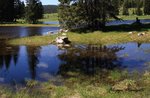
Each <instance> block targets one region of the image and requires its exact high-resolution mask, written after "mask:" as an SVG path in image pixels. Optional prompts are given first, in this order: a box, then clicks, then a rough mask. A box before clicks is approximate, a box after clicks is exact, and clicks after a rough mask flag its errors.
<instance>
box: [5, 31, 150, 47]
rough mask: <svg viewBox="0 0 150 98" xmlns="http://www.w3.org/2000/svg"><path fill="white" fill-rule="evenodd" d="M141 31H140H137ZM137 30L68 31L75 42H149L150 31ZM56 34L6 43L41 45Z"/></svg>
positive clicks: (49, 41) (49, 40)
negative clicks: (129, 31) (133, 31)
mask: <svg viewBox="0 0 150 98" xmlns="http://www.w3.org/2000/svg"><path fill="white" fill-rule="evenodd" d="M139 32H142V31H138V33H139ZM138 33H137V32H136V33H134V34H131V35H129V34H128V32H115V31H114V32H102V31H95V32H91V33H80V34H79V33H76V32H68V33H67V35H68V37H69V40H71V42H72V43H75V44H102V45H105V44H117V43H126V42H138V43H149V42H150V31H147V35H145V36H138V35H137V34H138ZM57 36H58V35H49V36H33V37H26V38H19V39H13V40H9V41H8V42H7V43H8V44H11V45H29V46H41V45H48V44H50V43H51V42H52V41H53V40H54V39H55V38H56V37H57Z"/></svg>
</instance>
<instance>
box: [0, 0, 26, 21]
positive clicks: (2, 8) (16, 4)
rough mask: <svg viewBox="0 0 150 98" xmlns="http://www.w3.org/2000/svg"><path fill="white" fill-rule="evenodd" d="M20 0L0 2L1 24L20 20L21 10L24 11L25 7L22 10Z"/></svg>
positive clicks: (3, 0)
mask: <svg viewBox="0 0 150 98" xmlns="http://www.w3.org/2000/svg"><path fill="white" fill-rule="evenodd" d="M20 4H21V2H20V0H0V21H1V22H13V21H15V20H16V19H18V18H20V16H21V14H23V13H24V12H22V13H20V12H21V9H24V6H22V8H20V6H21V5H20Z"/></svg>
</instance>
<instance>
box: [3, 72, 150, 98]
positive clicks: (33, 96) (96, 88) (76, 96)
mask: <svg viewBox="0 0 150 98" xmlns="http://www.w3.org/2000/svg"><path fill="white" fill-rule="evenodd" d="M119 73H121V72H119ZM111 74H112V73H110V76H111ZM118 75H119V74H118ZM99 77H100V76H99V75H96V76H94V77H93V76H85V75H80V76H79V75H76V76H74V77H69V78H65V80H63V82H64V84H63V85H61V86H56V85H54V81H48V82H42V83H41V82H36V84H35V82H33V80H31V81H28V83H27V84H28V85H27V86H25V87H17V88H16V90H14V89H12V88H10V87H7V86H0V89H1V91H0V98H150V94H149V91H150V82H149V79H150V78H149V77H150V73H148V72H145V74H143V76H141V77H140V78H138V79H132V78H134V76H132V75H131V74H130V75H129V76H128V77H125V76H124V74H121V77H125V78H123V79H122V80H119V81H113V80H108V81H109V82H107V81H105V80H104V79H101V78H99ZM117 77H118V76H117ZM119 77H120V75H119ZM70 78H76V79H74V80H76V81H74V82H72V79H70ZM103 78H105V79H106V80H107V79H109V74H108V77H107V76H106V77H103ZM93 81H94V82H93ZM30 83H31V84H30ZM33 84H34V85H33ZM118 84H119V87H120V88H121V89H122V90H120V91H115V90H113V89H112V88H113V87H114V86H115V85H118ZM136 84H137V85H136ZM30 85H32V86H30ZM126 87H127V88H130V89H133V88H135V87H137V88H142V89H141V90H130V89H127V88H126Z"/></svg>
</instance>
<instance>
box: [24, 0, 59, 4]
mask: <svg viewBox="0 0 150 98" xmlns="http://www.w3.org/2000/svg"><path fill="white" fill-rule="evenodd" d="M21 1H26V0H21ZM40 1H41V2H42V4H43V5H58V4H59V2H58V0H40Z"/></svg>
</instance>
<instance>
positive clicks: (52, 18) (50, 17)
mask: <svg viewBox="0 0 150 98" xmlns="http://www.w3.org/2000/svg"><path fill="white" fill-rule="evenodd" d="M46 21H58V14H57V13H54V14H44V17H43V19H39V22H38V23H37V24H28V23H26V22H25V20H24V19H18V20H17V21H16V22H6V23H1V24H0V26H30V27H41V26H59V25H57V24H42V22H46Z"/></svg>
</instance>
